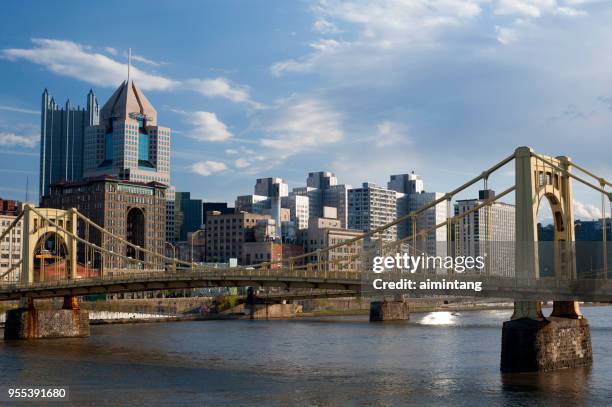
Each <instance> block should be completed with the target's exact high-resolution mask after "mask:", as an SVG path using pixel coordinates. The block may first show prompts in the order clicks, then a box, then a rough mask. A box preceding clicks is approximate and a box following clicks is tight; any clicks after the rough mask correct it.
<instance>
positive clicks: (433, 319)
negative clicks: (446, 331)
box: [418, 311, 461, 325]
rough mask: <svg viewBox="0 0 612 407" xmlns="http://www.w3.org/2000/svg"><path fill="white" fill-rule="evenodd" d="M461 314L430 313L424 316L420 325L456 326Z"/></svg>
mask: <svg viewBox="0 0 612 407" xmlns="http://www.w3.org/2000/svg"><path fill="white" fill-rule="evenodd" d="M460 315H461V314H459V313H457V312H452V313H451V312H447V311H439V312H429V313H427V314H425V316H423V317H422V318H421V319H420V320H419V321H418V323H420V324H423V325H455V324H457V323H458V321H459V317H460Z"/></svg>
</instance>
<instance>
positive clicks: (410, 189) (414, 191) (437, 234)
mask: <svg viewBox="0 0 612 407" xmlns="http://www.w3.org/2000/svg"><path fill="white" fill-rule="evenodd" d="M387 186H388V188H389V189H392V190H394V191H396V192H397V193H398V198H397V217H398V218H400V217H402V216H405V215H408V214H409V213H410V212H414V211H416V210H418V209H421V208H422V207H424V206H426V205H428V204H430V203H432V202H434V201H436V200H437V199H440V198H442V197H443V196H444V194H443V193H440V192H425V191H423V180H422V179H421V177H420V176H418V175H416V174H415V173H414V172H412V173H410V174H397V175H391V178H390V179H389V182H388V183H387ZM447 213H448V210H447V205H446V203H440V204H438V205H436V206H434V207H432V208H429V209H427V210H426V211H424V212H423V213H421V214H419V215H418V216H417V217H416V218H415V219H414V221H413V220H412V219H408V220H405V221H403V222H400V223H399V224H398V225H397V237H398V239H404V238H407V237H410V236H412V235H413V233H414V232H417V233H418V232H421V231H423V230H426V229H430V228H433V227H434V226H436V225H438V224H440V223H443V222H444V221H445V220H446V218H447ZM425 239H426V243H425V244H422V243H421V245H420V247H419V248H420V249H422V250H425V251H427V252H428V253H429V254H430V255H444V254H445V253H446V242H447V240H448V237H447V229H446V226H442V227H440V228H437V229H436V230H433V231H431V232H429V233H428V234H427V236H426V237H425ZM421 241H422V240H421ZM408 243H410V242H408Z"/></svg>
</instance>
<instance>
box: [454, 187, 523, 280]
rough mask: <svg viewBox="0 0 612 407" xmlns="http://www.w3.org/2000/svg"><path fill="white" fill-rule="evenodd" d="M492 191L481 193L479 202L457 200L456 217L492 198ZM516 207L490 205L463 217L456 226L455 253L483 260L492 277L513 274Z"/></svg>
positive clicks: (476, 200)
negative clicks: (478, 257)
mask: <svg viewBox="0 0 612 407" xmlns="http://www.w3.org/2000/svg"><path fill="white" fill-rule="evenodd" d="M494 196H495V191H492V190H481V191H479V192H478V199H464V200H459V201H457V202H456V204H455V216H457V215H461V214H464V213H466V212H468V211H470V210H472V209H474V208H475V207H476V206H478V205H480V204H482V203H483V202H484V201H486V200H488V199H490V198H493V197H494ZM515 214H516V210H515V206H514V205H511V204H507V203H503V202H493V203H492V204H491V205H487V206H484V207H482V208H480V209H478V210H475V211H473V212H472V213H470V214H468V215H466V216H465V217H463V218H462V219H461V220H460V222H459V223H458V224H457V225H456V226H455V230H454V235H455V241H454V245H455V251H456V252H457V253H461V254H462V255H464V256H483V257H485V258H486V266H487V267H488V268H489V270H490V271H491V272H492V273H493V274H504V275H505V274H507V275H512V274H513V273H514V257H515V252H514V250H515V247H514V243H513V242H514V241H515V239H516V237H515Z"/></svg>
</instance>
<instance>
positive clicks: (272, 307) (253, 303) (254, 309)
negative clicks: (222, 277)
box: [244, 287, 302, 319]
mask: <svg viewBox="0 0 612 407" xmlns="http://www.w3.org/2000/svg"><path fill="white" fill-rule="evenodd" d="M244 309H245V311H246V313H248V315H249V318H250V319H286V318H294V317H296V316H297V314H298V313H300V312H302V306H301V305H297V304H286V301H281V302H280V303H273V304H270V303H267V302H266V301H265V299H264V298H258V297H257V296H256V295H255V291H254V290H253V288H252V287H249V289H248V290H247V300H246V304H245V306H244Z"/></svg>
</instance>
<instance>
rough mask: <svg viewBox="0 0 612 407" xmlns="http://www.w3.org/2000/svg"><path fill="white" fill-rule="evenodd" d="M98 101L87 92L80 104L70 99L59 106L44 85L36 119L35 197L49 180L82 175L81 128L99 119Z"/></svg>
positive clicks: (46, 191)
mask: <svg viewBox="0 0 612 407" xmlns="http://www.w3.org/2000/svg"><path fill="white" fill-rule="evenodd" d="M98 116H99V112H98V101H97V100H96V96H95V95H94V93H93V91H92V90H90V91H89V93H88V94H87V102H86V105H85V107H84V108H81V107H79V106H76V107H75V106H73V105H72V103H71V102H70V100H68V101H66V104H65V105H64V107H60V106H59V105H58V104H57V103H56V102H55V100H54V99H53V97H51V95H50V94H49V92H48V91H47V89H45V91H44V92H43V94H42V106H41V118H40V119H41V120H40V168H39V170H40V174H39V189H38V191H39V192H38V193H39V200H40V199H41V198H42V196H43V195H47V194H49V187H50V186H51V185H52V184H56V183H58V182H63V181H77V180H80V179H82V178H83V159H84V148H85V132H86V129H87V128H88V127H90V126H96V125H97V124H98V120H99V117H98Z"/></svg>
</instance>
